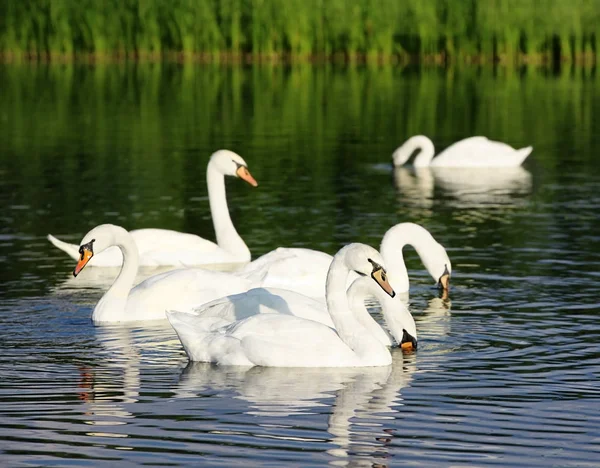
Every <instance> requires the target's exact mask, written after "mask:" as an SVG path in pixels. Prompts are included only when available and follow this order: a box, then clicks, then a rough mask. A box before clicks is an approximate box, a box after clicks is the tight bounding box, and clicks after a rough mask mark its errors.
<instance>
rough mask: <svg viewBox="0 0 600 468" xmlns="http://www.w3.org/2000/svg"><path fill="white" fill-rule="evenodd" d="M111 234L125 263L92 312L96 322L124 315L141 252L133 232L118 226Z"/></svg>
mask: <svg viewBox="0 0 600 468" xmlns="http://www.w3.org/2000/svg"><path fill="white" fill-rule="evenodd" d="M111 234H112V242H111V245H114V246H117V247H118V248H119V249H120V250H121V253H122V254H123V265H122V266H121V271H120V272H119V275H118V276H117V278H116V279H115V281H114V283H113V284H112V286H111V287H110V288H109V289H108V291H106V293H105V294H104V296H102V299H100V301H99V302H98V304H97V305H96V308H95V309H94V313H93V314H92V320H93V321H94V322H103V321H116V320H118V317H122V315H123V313H124V312H125V304H126V303H127V298H128V296H129V292H130V291H131V288H132V287H133V282H134V281H135V276H136V274H137V271H138V264H139V254H138V249H137V246H136V245H135V242H134V240H133V238H132V237H131V234H129V233H128V232H127V231H126V230H125V229H123V228H118V227H114V228H113V230H112V232H111ZM109 316H110V317H109Z"/></svg>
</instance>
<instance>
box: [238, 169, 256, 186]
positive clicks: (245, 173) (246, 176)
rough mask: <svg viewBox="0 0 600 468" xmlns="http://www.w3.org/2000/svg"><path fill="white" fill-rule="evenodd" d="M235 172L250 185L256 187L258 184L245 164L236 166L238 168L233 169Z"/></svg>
mask: <svg viewBox="0 0 600 468" xmlns="http://www.w3.org/2000/svg"><path fill="white" fill-rule="evenodd" d="M235 173H236V174H237V176H238V177H239V178H240V179H242V180H245V181H246V182H248V183H249V184H250V185H252V187H257V186H258V182H256V180H255V179H254V177H252V174H250V171H249V170H248V168H247V167H246V166H240V167H238V170H237V171H235Z"/></svg>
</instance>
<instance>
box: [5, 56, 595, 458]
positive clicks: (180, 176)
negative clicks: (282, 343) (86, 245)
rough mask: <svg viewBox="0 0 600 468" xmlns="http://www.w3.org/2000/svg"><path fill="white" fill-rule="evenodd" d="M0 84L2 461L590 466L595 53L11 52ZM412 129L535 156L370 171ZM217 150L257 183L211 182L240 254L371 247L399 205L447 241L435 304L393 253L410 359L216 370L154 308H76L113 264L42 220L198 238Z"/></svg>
mask: <svg viewBox="0 0 600 468" xmlns="http://www.w3.org/2000/svg"><path fill="white" fill-rule="evenodd" d="M0 85H1V87H2V89H3V92H2V93H0V121H1V123H2V124H1V125H0V263H1V268H0V281H1V284H2V287H1V288H0V335H1V336H0V349H1V352H0V440H1V441H2V442H0V450H1V451H2V464H6V465H7V466H114V465H119V466H126V465H127V464H130V465H133V464H147V465H150V466H157V465H171V466H173V465H184V464H200V463H205V464H207V465H211V466H215V465H221V466H241V465H244V466H248V465H258V464H261V465H271V466H282V465H285V466H322V465H325V464H331V465H334V466H398V465H400V464H411V465H421V466H431V465H434V464H437V465H442V466H444V465H450V464H452V465H469V466H493V465H496V466H516V465H522V466H544V467H547V466H578V467H579V466H596V465H597V463H598V460H599V459H600V444H599V441H600V411H599V410H598V407H599V403H600V402H599V400H600V385H599V383H598V378H599V373H600V347H599V345H598V343H599V342H600V333H599V330H600V327H598V309H600V306H599V301H598V288H597V285H598V280H599V277H600V274H599V273H598V271H599V266H600V235H599V234H598V233H599V232H600V219H599V217H598V213H599V212H600V195H599V193H600V173H598V171H597V169H596V168H597V162H596V158H597V155H598V153H599V151H600V138H599V137H598V135H597V134H596V133H595V129H597V128H600V127H599V126H598V125H599V123H600V122H599V121H598V115H600V114H599V112H598V111H599V110H600V95H599V94H598V91H597V90H598V89H600V88H599V87H598V78H597V75H596V73H595V70H593V69H574V70H563V71H562V72H561V73H558V74H551V73H548V72H545V71H540V70H535V69H531V68H530V69H527V70H512V71H511V70H503V69H497V70H493V69H491V68H489V69H476V68H472V69H465V70H450V71H439V70H407V69H400V68H370V69H366V68H365V69H363V68H356V69H352V68H335V67H333V68H332V67H323V68H311V67H299V68H285V67H255V68H234V67H222V68H219V67H196V66H185V67H180V66H176V65H162V66H161V65H147V66H138V67H135V66H106V67H101V66H98V67H85V66H65V67H61V66H53V67H42V66H40V67H36V66H22V67H21V66H16V65H13V66H8V67H7V66H3V67H0ZM418 133H423V134H426V135H428V136H430V137H431V138H432V139H433V141H434V143H435V144H436V147H437V148H443V147H445V146H447V145H449V144H451V143H452V142H453V141H456V140H458V139H460V138H463V137H466V136H471V135H487V136H489V137H490V138H494V139H499V140H502V141H505V142H507V143H510V144H512V145H514V146H527V145H529V144H532V145H533V146H534V152H533V154H532V156H531V157H530V159H529V160H528V161H527V162H526V164H525V165H524V168H522V169H519V170H516V171H508V172H503V171H491V172H490V171H486V172H485V173H475V174H474V173H469V172H467V173H465V172H464V171H461V172H456V171H455V172H453V171H437V172H432V171H428V170H426V171H413V170H409V169H400V170H392V167H391V164H390V161H391V153H392V151H393V150H394V149H395V147H396V146H397V145H399V144H400V143H401V142H402V141H404V140H405V139H406V138H407V137H409V136H411V135H413V134H418ZM222 147H224V148H229V149H232V150H235V151H237V152H239V153H240V154H241V155H242V156H243V157H244V158H245V159H246V161H247V162H248V164H249V166H250V169H251V171H252V173H253V175H254V176H255V177H256V179H257V180H258V181H259V184H260V185H259V187H258V188H256V189H253V188H251V187H249V186H247V185H246V184H243V183H242V182H240V181H236V180H231V181H228V183H227V190H228V199H229V205H230V209H231V212H232V217H233V220H234V223H235V225H236V226H237V228H238V230H239V232H240V234H241V235H242V237H243V238H244V239H245V240H246V242H247V244H248V246H249V247H250V249H251V251H252V253H253V256H254V257H256V256H258V255H260V254H262V253H265V252H268V251H269V250H271V249H273V248H275V247H277V246H299V247H311V248H318V249H322V250H325V251H327V252H329V253H334V252H335V251H336V250H337V249H338V248H339V247H341V246H342V245H344V244H345V243H348V242H352V241H360V242H366V243H369V244H371V245H373V246H377V245H378V244H379V242H380V240H381V237H382V235H383V233H384V232H385V231H386V230H387V229H388V228H389V227H390V226H392V225H393V224H395V223H398V222H401V221H413V222H417V223H421V224H422V225H424V226H425V227H427V228H428V229H429V230H430V231H431V232H432V233H433V234H434V235H435V236H436V238H437V239H438V240H439V241H440V242H441V243H442V244H443V245H444V246H446V247H447V249H448V252H449V255H450V257H451V259H452V262H453V278H452V282H453V284H452V291H451V298H450V300H449V301H443V300H442V299H440V298H438V297H437V293H436V291H435V289H433V287H432V286H433V280H432V279H431V278H429V277H428V276H427V274H426V272H425V271H424V270H423V268H422V266H421V265H420V263H419V260H418V257H417V256H416V255H415V254H414V252H407V254H406V257H407V264H408V267H409V270H410V274H411V295H410V306H411V310H412V312H413V315H414V316H415V319H416V321H417V327H418V332H419V338H420V344H419V349H418V351H417V352H416V353H415V354H412V355H404V356H403V355H402V353H401V352H399V351H398V350H393V357H394V364H393V365H392V366H391V367H388V368H381V369H338V370H331V369H326V370H323V369H304V370H299V369H261V368H254V369H237V368H219V367H215V366H211V365H207V364H194V365H190V364H188V362H187V358H186V356H185V354H184V352H183V351H182V348H181V346H180V344H179V342H178V340H177V338H176V336H175V334H174V332H173V331H172V329H171V328H170V326H169V325H168V323H158V324H152V325H148V324H143V325H142V324H139V325H132V326H108V327H94V326H93V325H92V324H91V322H90V315H91V311H92V308H93V305H94V304H95V302H96V301H97V300H98V299H99V298H100V296H101V295H102V291H103V289H102V288H104V287H105V286H106V285H107V284H110V281H111V279H112V277H114V275H115V274H116V272H115V271H113V270H108V271H104V272H98V271H94V270H92V269H89V270H85V271H84V273H82V275H81V276H80V277H78V278H77V279H76V280H73V278H70V272H71V271H72V268H73V266H74V265H73V262H72V261H71V260H70V259H69V258H67V257H66V256H65V255H64V254H63V253H62V252H60V251H58V250H56V249H55V248H53V247H52V246H51V245H50V244H49V243H48V241H47V240H46V238H45V236H46V234H47V233H49V232H51V233H53V234H55V235H57V236H60V237H62V238H64V239H66V240H70V241H72V242H75V243H77V242H79V240H80V239H81V238H82V237H83V235H84V234H85V233H86V232H87V231H88V230H89V229H90V228H92V227H93V226H95V225H97V224H100V223H106V222H110V223H116V224H121V225H123V226H124V227H126V228H128V229H135V228H143V227H162V228H170V229H177V230H180V231H186V232H193V233H197V234H200V235H202V236H204V237H207V238H211V239H212V238H214V234H213V230H212V225H211V221H210V213H209V209H208V199H207V194H206V186H205V173H206V163H207V161H208V157H209V156H210V154H211V152H212V151H214V150H215V149H218V148H222ZM151 273H152V272H151V271H143V272H141V274H140V279H141V278H143V277H144V276H147V275H148V274H151ZM376 312H377V311H376V310H374V313H376Z"/></svg>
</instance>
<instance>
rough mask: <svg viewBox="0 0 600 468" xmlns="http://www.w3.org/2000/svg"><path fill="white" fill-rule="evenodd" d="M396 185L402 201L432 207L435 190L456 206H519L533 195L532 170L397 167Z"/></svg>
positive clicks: (395, 170)
mask: <svg viewBox="0 0 600 468" xmlns="http://www.w3.org/2000/svg"><path fill="white" fill-rule="evenodd" d="M394 184H395V186H396V189H397V190H398V193H399V195H400V196H401V197H402V202H403V203H406V204H409V205H412V206H418V207H421V208H430V207H431V206H432V205H433V200H434V198H435V189H436V188H437V189H439V190H440V191H441V192H442V194H443V195H444V196H446V197H450V198H451V199H452V200H453V201H454V203H453V205H454V206H456V207H457V208H459V207H460V208H467V207H478V206H506V205H518V204H519V203H520V202H521V201H522V199H523V198H525V197H527V196H528V195H530V194H531V188H532V178H531V173H530V172H529V171H527V170H526V169H524V168H523V167H520V166H519V167H507V168H450V167H438V168H433V167H422V168H406V167H397V168H394Z"/></svg>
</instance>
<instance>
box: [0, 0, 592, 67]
mask: <svg viewBox="0 0 600 468" xmlns="http://www.w3.org/2000/svg"><path fill="white" fill-rule="evenodd" d="M599 41H600V0H569V1H567V0H2V2H0V53H1V54H2V55H3V57H4V58H5V60H6V59H9V60H10V59H12V60H23V59H27V58H34V59H43V60H47V59H55V60H58V59H69V60H70V59H73V58H77V57H93V58H94V59H96V60H100V59H108V58H110V59H115V58H164V57H171V58H177V59H191V58H196V59H198V58H201V59H205V60H210V61H219V60H223V59H228V60H242V59H245V58H246V57H249V58H250V59H254V60H257V59H291V60H316V59H322V60H325V59H336V60H344V61H354V60H366V61H376V62H382V61H407V60H411V59H422V60H428V61H438V62H446V61H460V62H464V61H467V62H468V61H477V62H481V61H491V60H499V61H503V62H505V63H520V62H551V61H557V60H567V61H572V62H576V61H592V60H595V59H596V57H597V56H598V45H599Z"/></svg>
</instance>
